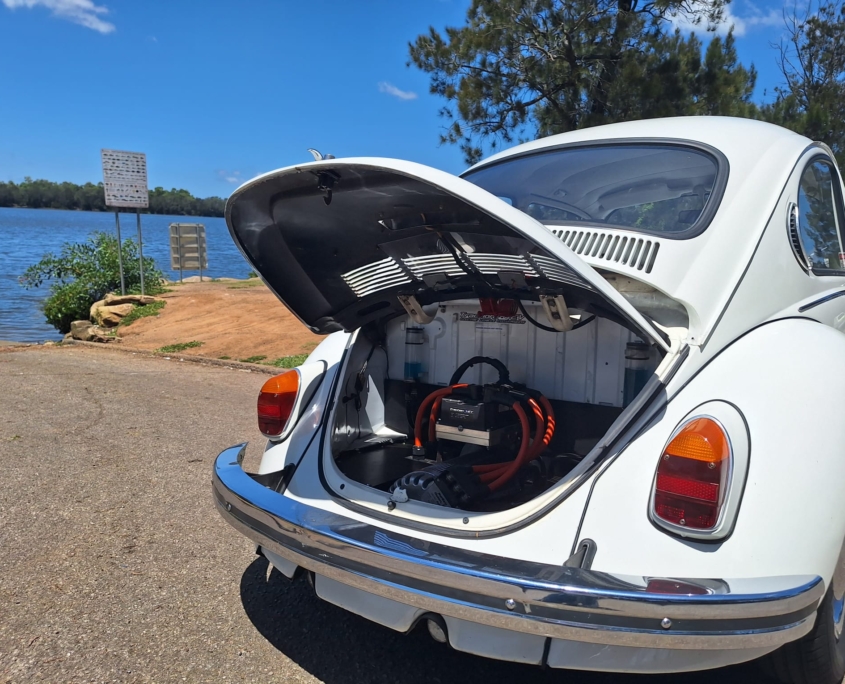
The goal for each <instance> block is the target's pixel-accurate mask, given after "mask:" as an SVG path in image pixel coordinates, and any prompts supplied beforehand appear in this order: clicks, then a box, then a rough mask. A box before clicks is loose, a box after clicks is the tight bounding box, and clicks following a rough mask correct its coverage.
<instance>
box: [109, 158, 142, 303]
mask: <svg viewBox="0 0 845 684" xmlns="http://www.w3.org/2000/svg"><path fill="white" fill-rule="evenodd" d="M100 157H101V159H102V162H103V187H104V189H105V192H106V206H107V207H114V221H115V226H116V228H117V260H118V266H119V268H120V294H122V295H125V294H126V281H125V279H124V276H123V245H122V243H121V241H120V208H122V207H127V208H133V207H134V209H135V215H136V217H137V222H138V265H139V267H140V272H141V294H145V293H144V247H143V240H142V238H141V209H146V208H147V207H149V205H150V193H149V190H148V189H147V155H146V154H144V153H143V152H122V151H120V150H100Z"/></svg>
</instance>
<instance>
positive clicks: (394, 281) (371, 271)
mask: <svg viewBox="0 0 845 684" xmlns="http://www.w3.org/2000/svg"><path fill="white" fill-rule="evenodd" d="M342 277H343V279H344V280H345V281H346V284H347V285H349V287H350V289H351V290H352V291H353V292H354V293H355V294H356V296H358V297H359V298H361V297H366V296H367V295H369V294H372V293H373V292H378V291H379V290H384V289H385V288H388V287H393V286H394V285H402V284H403V283H410V282H411V278H410V277H409V276H408V275H407V274H406V273H405V271H403V270H402V267H401V266H399V264H397V263H396V262H395V261H394V260H393V259H391V258H390V257H388V258H387V259H382V260H381V261H377V262H375V263H374V264H369V265H368V266H361V268H356V269H354V270H352V271H349V273H344V274H343V276H342Z"/></svg>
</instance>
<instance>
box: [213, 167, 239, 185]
mask: <svg viewBox="0 0 845 684" xmlns="http://www.w3.org/2000/svg"><path fill="white" fill-rule="evenodd" d="M217 177H218V178H220V180H224V181H226V182H227V183H231V184H232V185H240V184H241V183H243V182H244V179H243V178H242V174H241V172H240V171H224V170H223V169H220V170H218V171H217Z"/></svg>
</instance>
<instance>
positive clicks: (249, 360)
mask: <svg viewBox="0 0 845 684" xmlns="http://www.w3.org/2000/svg"><path fill="white" fill-rule="evenodd" d="M266 358H267V357H266V356H248V357H247V358H245V359H241V360H240V361H241V363H258V362H259V361H263V360H264V359H266Z"/></svg>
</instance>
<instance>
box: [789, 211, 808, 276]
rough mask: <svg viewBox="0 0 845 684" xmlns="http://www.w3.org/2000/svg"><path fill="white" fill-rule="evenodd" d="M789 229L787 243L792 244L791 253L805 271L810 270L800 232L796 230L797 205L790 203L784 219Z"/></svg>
mask: <svg viewBox="0 0 845 684" xmlns="http://www.w3.org/2000/svg"><path fill="white" fill-rule="evenodd" d="M786 225H787V230H788V231H789V244H791V245H792V253H793V254H795V258H796V259H797V260H798V263H799V264H800V265H801V268H803V269H804V270H805V271H809V270H810V266H809V262H808V260H807V255H806V254H805V253H804V245H802V244H801V234H800V233H799V232H798V205H796V204H790V205H789V213H788V214H787V220H786Z"/></svg>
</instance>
